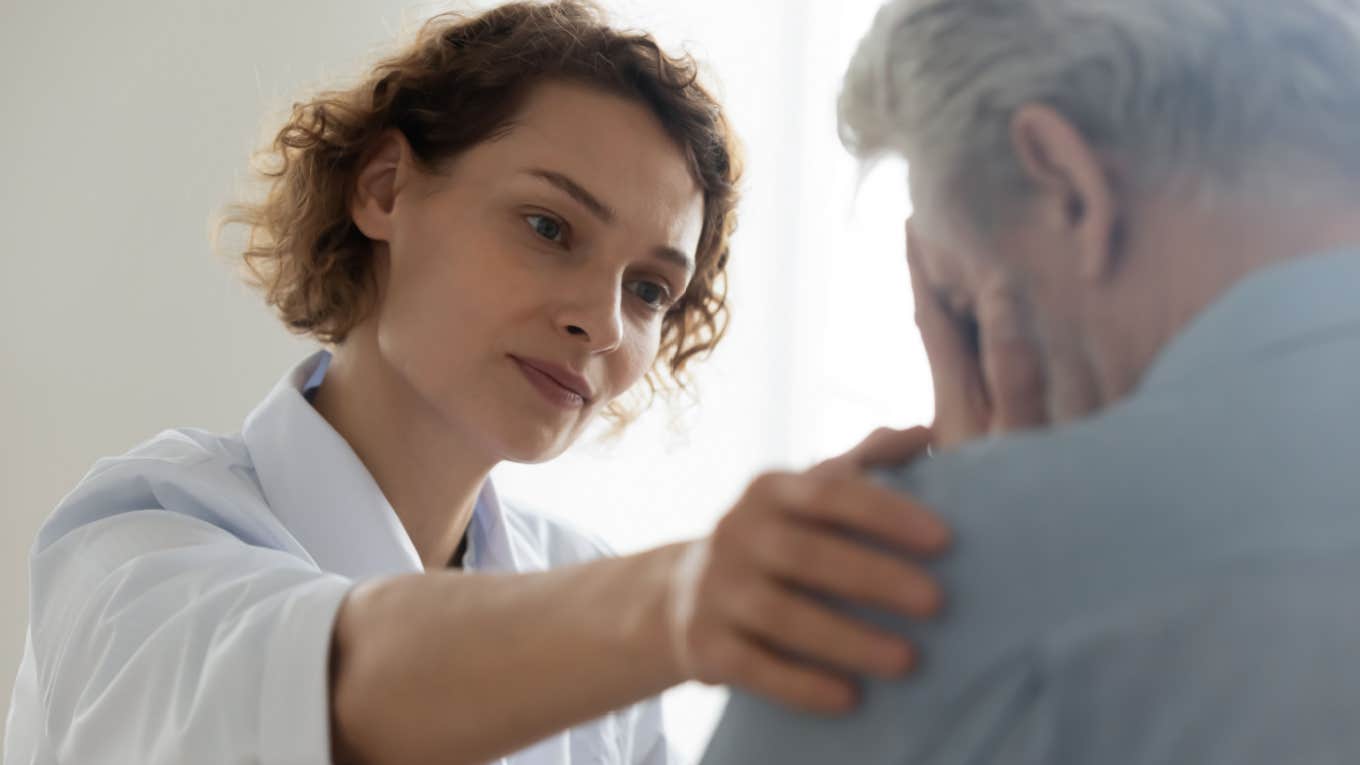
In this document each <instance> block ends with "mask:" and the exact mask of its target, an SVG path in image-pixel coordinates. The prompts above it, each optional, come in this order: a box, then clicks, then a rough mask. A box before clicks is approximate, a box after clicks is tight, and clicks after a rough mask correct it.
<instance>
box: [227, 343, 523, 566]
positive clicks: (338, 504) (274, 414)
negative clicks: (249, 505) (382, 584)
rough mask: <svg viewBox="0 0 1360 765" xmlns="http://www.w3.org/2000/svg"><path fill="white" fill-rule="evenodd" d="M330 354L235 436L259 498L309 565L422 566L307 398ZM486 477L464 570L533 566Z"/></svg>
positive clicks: (297, 373)
mask: <svg viewBox="0 0 1360 765" xmlns="http://www.w3.org/2000/svg"><path fill="white" fill-rule="evenodd" d="M329 364H330V353H329V352H327V351H320V352H318V353H315V354H313V355H312V356H310V357H309V358H307V359H306V360H305V361H303V362H302V363H301V364H298V365H297V366H296V367H294V368H293V369H292V370H291V371H290V372H289V373H288V374H287V375H285V376H284V378H283V379H282V380H280V381H279V382H278V384H277V385H275V386H274V389H273V390H272V391H271V392H270V393H269V395H268V396H267V397H266V398H265V400H264V401H263V402H262V403H261V404H260V405H259V406H258V407H256V409H255V411H253V412H251V413H250V416H249V417H247V418H246V422H245V425H244V427H243V428H242V431H241V433H242V438H243V439H244V440H245V444H246V449H247V450H248V451H249V452H250V458H251V462H252V463H253V464H254V466H255V471H256V474H257V475H258V476H259V480H260V486H261V488H262V489H263V491H264V495H265V499H266V500H267V501H268V502H269V505H270V507H271V508H272V509H273V511H274V514H275V515H277V516H278V518H279V520H280V521H282V522H283V524H284V525H285V526H286V527H288V530H289V531H290V532H291V533H292V534H293V536H294V537H295V538H297V540H298V542H299V543H301V544H302V546H303V547H304V548H305V549H306V550H307V552H308V553H309V554H310V555H311V556H312V558H313V560H315V561H316V563H317V565H318V566H320V567H321V569H323V570H325V571H333V572H335V573H338V574H342V575H344V576H348V577H350V578H354V579H359V578H366V577H372V576H382V575H387V574H397V573H410V572H419V571H423V570H424V567H423V565H422V564H421V561H420V556H419V555H418V554H417V553H416V549H415V545H413V544H412V543H411V538H410V536H409V535H407V533H406V529H405V528H404V527H403V526H402V524H401V519H400V518H398V517H397V514H396V512H395V511H394V510H393V509H392V505H391V504H390V503H389V502H388V501H387V498H386V497H385V496H384V495H383V493H382V489H381V488H379V486H378V484H377V482H376V481H374V480H373V476H372V475H371V474H370V473H369V472H368V468H366V467H365V466H364V464H363V462H362V461H360V459H359V457H358V455H356V454H355V453H354V450H353V449H352V448H350V445H349V443H348V442H346V441H345V439H344V437H343V436H341V435H340V434H339V433H338V432H336V430H335V429H334V428H332V427H331V425H330V423H328V422H326V420H325V418H323V417H322V416H321V415H320V413H318V412H317V411H316V409H314V408H313V407H312V405H311V403H310V402H309V401H308V399H307V395H308V394H309V392H310V391H311V390H313V389H315V388H316V387H317V386H319V385H320V384H321V380H322V379H323V378H324V377H325V374H326V369H327V367H328V366H329ZM511 532H512V530H511V529H510V528H509V527H508V525H507V523H506V519H505V512H504V509H503V508H502V506H501V503H500V499H499V497H498V496H497V494H496V490H495V487H494V486H492V484H491V481H489V480H488V481H487V482H486V484H485V485H483V487H482V491H481V493H480V494H479V495H478V498H477V504H476V507H475V509H474V511H473V519H472V524H471V525H470V526H469V529H468V550H467V554H466V555H465V558H464V567H465V568H467V569H469V570H472V569H481V570H503V571H520V570H527V569H526V567H530V568H532V567H533V563H534V562H533V561H530V560H525V559H524V558H525V554H524V552H523V551H522V550H520V551H518V552H517V551H516V549H515V548H516V545H513V544H512V542H511V540H512V533H511Z"/></svg>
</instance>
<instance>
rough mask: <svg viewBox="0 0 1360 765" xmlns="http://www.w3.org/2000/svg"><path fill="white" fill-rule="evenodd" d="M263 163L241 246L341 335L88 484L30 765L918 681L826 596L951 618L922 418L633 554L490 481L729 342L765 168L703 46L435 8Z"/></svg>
mask: <svg viewBox="0 0 1360 765" xmlns="http://www.w3.org/2000/svg"><path fill="white" fill-rule="evenodd" d="M270 156H272V157H273V158H274V159H275V160H276V163H275V164H274V165H273V166H272V167H271V168H270V169H269V170H268V171H267V174H268V176H269V177H270V178H271V179H272V187H271V190H270V193H269V195H268V197H267V198H266V199H265V200H264V201H262V202H260V203H259V204H255V205H245V206H243V207H241V208H239V209H238V210H237V211H236V216H235V219H236V220H239V221H241V222H244V223H245V224H247V225H248V226H249V228H250V230H251V240H250V245H249V247H248V249H247V251H246V253H245V258H246V261H247V262H248V263H249V264H250V266H251V267H252V269H253V271H254V273H255V275H256V277H257V280H258V282H259V283H260V284H261V286H262V287H263V289H264V291H265V294H266V296H267V298H268V300H269V302H270V303H271V304H272V305H273V306H275V307H276V308H277V309H278V311H279V313H280V315H281V316H282V318H283V319H284V321H285V322H286V323H287V324H288V326H290V327H291V328H292V329H294V330H296V331H299V332H303V333H306V334H308V335H310V336H312V337H315V338H317V339H318V340H319V341H321V342H323V343H325V344H326V345H327V346H328V347H329V348H330V350H329V351H326V352H322V353H318V354H317V355H315V356H313V357H311V358H309V359H307V360H306V361H304V362H303V363H302V364H300V365H299V366H298V367H297V368H295V369H294V370H293V371H292V372H290V373H289V374H288V375H287V376H286V377H285V378H284V379H283V380H282V381H281V382H280V384H279V385H278V387H276V388H275V390H274V391H273V392H272V393H271V394H270V395H269V397H268V398H266V400H265V401H264V402H263V403H262V404H261V405H260V406H259V407H258V408H257V409H256V410H255V411H254V412H253V413H251V415H250V416H249V417H248V418H247V419H246V421H245V425H244V428H243V430H242V432H241V433H240V434H230V435H217V434H210V433H204V432H201V431H195V430H176V431H171V432H167V433H163V434H161V435H159V436H157V437H155V438H154V439H152V440H151V441H149V442H147V443H145V444H143V445H142V446H140V447H138V448H137V449H134V450H133V451H132V452H130V453H129V454H127V455H124V456H122V457H118V458H113V459H108V460H103V461H101V462H100V463H99V464H98V465H96V467H95V468H94V469H93V470H92V471H91V473H90V474H89V475H88V476H87V477H86V478H85V479H84V480H83V481H82V483H81V484H80V486H78V487H77V488H76V489H75V491H73V492H72V493H71V494H70V495H69V496H68V497H67V498H66V499H65V500H64V501H63V502H62V504H61V506H60V507H59V508H58V509H57V510H56V512H55V513H54V515H53V516H52V518H51V519H49V521H48V522H47V524H46V525H45V526H44V527H43V529H42V530H41V532H40V533H39V538H38V541H37V543H36V544H35V546H34V548H33V557H32V561H31V575H32V582H33V590H32V592H33V598H32V603H33V605H32V611H31V614H30V641H29V645H28V648H27V651H26V653H25V659H24V665H23V667H22V669H21V674H20V678H19V682H18V684H17V687H16V691H15V702H14V714H13V717H12V720H11V724H10V728H9V731H8V735H7V739H6V741H7V744H6V747H7V752H6V762H7V763H9V764H10V765H15V764H16V763H54V762H58V761H61V762H137V763H183V762H194V763H204V762H247V761H250V762H254V761H259V762H263V763H304V762H306V763H314V762H323V761H328V759H330V758H332V757H333V758H334V760H335V761H338V762H362V763H408V762H409V763H428V762H436V761H438V762H456V763H477V762H486V761H488V760H494V759H496V758H500V757H507V756H508V757H507V759H506V760H504V761H505V762H510V763H516V764H521V763H525V764H527V763H536V764H537V763H581V762H609V763H625V762H627V763H633V762H637V763H655V762H667V761H669V760H668V754H667V748H666V742H665V738H664V735H663V734H662V731H661V725H660V715H659V710H658V707H657V704H656V702H655V701H647V699H650V698H652V697H654V696H655V695H656V694H657V693H658V692H660V691H662V690H663V689H665V688H667V687H669V686H671V685H674V684H676V683H679V682H683V681H686V680H691V679H697V680H702V681H705V682H710V683H733V684H737V685H740V686H743V687H746V688H748V689H751V690H753V691H755V692H758V693H762V694H766V695H769V696H771V697H773V698H776V699H779V700H781V701H784V702H787V703H790V704H795V705H798V706H801V707H803V708H806V709H809V710H814V711H821V712H835V711H841V710H845V709H847V708H848V707H849V706H850V705H851V704H852V703H853V687H852V685H851V682H850V680H849V679H848V678H850V677H852V676H853V675H855V674H863V673H873V674H877V675H883V676H892V675H897V674H900V673H902V672H904V671H906V670H907V669H908V667H909V665H910V663H911V661H912V657H911V654H910V649H909V647H908V646H907V645H906V644H904V643H903V642H901V641H900V640H899V639H897V638H895V637H891V636H888V635H885V634H881V633H879V632H877V631H875V630H874V629H873V628H871V627H869V626H867V625H864V624H860V623H858V622H853V621H850V620H849V619H848V618H847V617H844V616H841V615H839V614H838V613H836V612H833V611H831V610H829V609H827V608H825V607H823V606H822V605H820V603H821V602H823V601H822V600H821V599H820V597H819V598H814V597H813V596H812V595H810V594H808V593H809V592H810V591H814V592H817V593H819V594H822V595H832V596H839V597H842V598H847V599H850V600H853V601H856V602H860V603H863V604H865V605H869V606H873V607H879V608H887V609H892V610H895V611H900V612H903V613H906V614H909V615H914V616H928V615H929V614H931V613H933V611H934V610H935V609H936V608H938V605H939V601H940V595H939V593H938V591H937V590H936V589H935V587H934V585H933V584H932V583H931V581H930V580H929V578H928V577H927V576H926V575H925V574H924V573H923V571H922V570H921V569H920V568H919V567H917V566H915V565H913V564H911V563H910V562H909V561H907V560H906V559H905V558H903V557H900V556H897V555H892V554H889V553H887V552H885V551H884V550H883V548H882V547H881V546H880V545H882V544H887V545H891V546H893V547H896V548H900V549H901V550H903V551H906V552H914V553H930V552H933V551H936V550H939V549H940V548H941V547H942V546H943V545H944V544H945V541H946V531H945V530H944V529H943V528H942V527H941V525H940V524H939V523H938V522H937V521H935V520H934V519H933V518H932V517H931V516H930V515H928V514H927V513H925V512H924V511H923V510H921V509H920V508H918V507H916V506H914V505H913V504H912V503H910V502H909V501H907V500H904V499H902V498H899V497H896V496H894V495H892V494H890V493H887V492H885V491H883V490H881V489H879V488H877V487H876V486H875V485H874V484H873V483H871V482H870V481H868V480H866V479H865V478H864V477H863V475H862V468H863V467H865V466H867V465H868V464H869V463H872V462H875V461H880V460H882V461H894V460H897V459H901V458H903V457H905V456H908V455H909V454H912V453H914V452H915V451H916V450H917V449H918V448H920V447H921V446H922V445H923V441H924V435H923V433H922V432H919V431H912V432H908V433H901V434H898V433H890V432H884V433H880V434H877V435H876V436H875V437H873V438H871V439H870V440H869V441H866V443H865V444H863V445H862V446H861V447H860V448H859V449H857V450H856V451H854V452H852V453H851V454H848V455H846V456H845V457H843V458H840V459H838V460H836V461H833V462H831V463H828V464H825V465H823V466H820V467H818V468H816V469H814V470H812V471H809V472H807V473H804V474H798V475H770V476H764V477H761V478H759V479H757V480H756V481H754V482H753V483H752V484H751V487H750V489H749V490H748V491H747V492H746V494H745V495H744V496H743V498H742V499H741V500H740V501H739V502H738V503H737V505H736V506H735V507H733V508H732V509H731V510H730V511H729V512H728V514H727V515H726V516H725V518H724V519H723V521H722V522H721V523H720V524H719V527H718V529H717V531H716V532H715V533H714V534H713V535H712V537H710V538H707V539H702V540H698V541H695V542H691V543H685V544H676V545H670V546H667V547H663V548H661V549H657V550H653V551H649V552H646V553H642V554H639V555H634V556H629V557H624V558H614V559H607V558H605V557H604V550H602V549H601V547H600V546H599V545H598V544H596V543H594V542H593V541H591V540H590V539H589V538H587V537H585V536H582V535H581V534H579V533H577V532H575V531H572V530H571V529H569V528H567V527H565V526H562V525H560V524H556V523H553V522H549V521H547V520H545V519H542V518H539V517H535V516H532V515H529V514H526V513H523V512H520V511H517V510H515V509H514V508H511V507H508V506H505V505H504V504H502V503H501V502H500V501H499V499H498V498H497V496H496V494H495V491H494V489H493V487H492V486H491V485H490V483H489V481H488V474H489V472H490V471H491V469H492V467H493V466H494V465H495V464H497V463H498V462H500V461H501V460H516V461H524V462H533V461H541V460H546V459H550V458H552V457H553V456H556V455H557V454H559V453H561V452H562V450H563V449H565V448H566V447H567V446H568V445H569V444H570V443H571V442H572V441H573V440H574V439H576V438H577V437H578V436H579V435H580V433H581V432H582V429H583V428H584V427H585V426H586V424H587V423H588V422H589V421H590V420H591V419H592V418H593V417H594V416H596V415H599V414H608V415H610V416H615V417H619V416H621V415H622V412H621V411H620V410H619V408H618V406H617V404H618V397H619V396H620V395H621V394H623V393H625V392H626V391H628V390H630V389H632V388H634V386H636V385H637V384H639V383H640V382H644V381H645V383H647V384H651V385H652V386H653V389H654V386H655V385H657V384H661V381H662V377H661V374H662V373H665V374H667V375H670V376H672V377H674V376H676V375H679V374H682V373H683V372H684V370H685V367H686V364H687V363H688V362H689V361H690V360H691V359H693V358H694V357H695V356H697V355H701V354H703V353H704V352H706V351H708V350H710V349H711V348H712V347H713V345H714V344H715V343H716V342H717V341H718V339H719V338H720V337H721V335H722V328H723V316H724V302H723V291H722V287H721V285H722V279H723V273H724V267H725V263H726V257H727V238H728V235H729V234H730V232H731V230H732V226H733V220H734V218H733V208H734V205H735V197H736V192H735V184H736V181H737V174H738V173H737V167H736V162H735V158H734V156H733V151H732V140H731V137H730V134H729V131H728V128H727V125H726V122H725V120H724V118H723V115H722V112H721V109H720V108H719V106H718V104H717V103H716V102H714V101H713V99H712V98H711V97H710V96H709V95H708V94H707V92H706V91H705V90H704V89H703V88H702V87H701V86H700V85H699V84H698V83H697V82H696V79H695V75H694V71H693V66H692V63H691V62H688V61H684V60H677V59H673V58H670V57H668V56H666V55H665V54H663V53H662V52H661V51H660V50H659V49H658V48H657V46H656V44H655V43H654V42H653V41H652V39H651V38H649V37H647V36H645V35H638V34H624V33H620V32H617V31H615V30H613V29H610V28H609V27H608V26H606V25H605V24H604V23H603V21H602V20H601V19H600V18H599V16H598V14H597V13H596V12H595V11H593V10H592V9H590V8H588V7H586V6H583V5H580V4H578V3H576V2H559V3H554V4H550V5H538V4H511V5H506V6H503V7H501V8H497V9H495V10H492V11H489V12H487V13H485V14H484V15H481V16H478V17H475V18H469V19H463V18H458V17H453V16H446V17H440V18H436V19H435V20H433V21H432V22H430V23H429V24H428V25H427V26H425V27H424V29H423V31H422V33H421V34H420V36H419V38H418V39H417V40H416V41H415V42H414V43H413V44H412V45H411V46H410V47H408V48H407V49H405V50H404V51H402V52H401V53H399V54H398V55H396V56H394V57H392V58H390V59H388V60H386V61H384V62H382V63H381V64H379V65H378V66H377V67H376V68H375V69H374V70H373V71H372V73H371V74H370V76H369V77H368V78H367V79H366V80H365V81H364V82H362V83H360V84H358V85H357V86H355V87H353V88H351V89H349V90H344V91H335V92H330V93H327V94H323V95H322V96H320V97H318V98H316V99H314V100H312V101H310V102H307V103H303V104H300V105H298V106H297V107H295V109H294V112H293V115H292V117H291V119H290V120H289V121H288V123H287V124H286V125H285V126H284V127H283V129H282V130H281V131H280V132H279V133H278V136H277V139H276V141H275V143H274V145H273V149H272V151H271V153H270ZM846 531H849V532H852V533H854V534H857V535H860V538H864V537H873V538H876V539H877V540H879V545H876V546H875V547H873V548H870V547H868V546H863V545H860V544H856V543H853V542H851V541H849V537H847V535H845V533H844V532H846ZM619 710H621V711H619ZM591 721H593V722H591ZM573 726H575V727H573ZM526 747H528V748H527V749H526ZM517 751H518V754H511V753H513V752H517Z"/></svg>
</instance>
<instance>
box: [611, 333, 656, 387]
mask: <svg viewBox="0 0 1360 765" xmlns="http://www.w3.org/2000/svg"><path fill="white" fill-rule="evenodd" d="M660 347H661V332H660V330H659V329H655V330H651V331H649V332H645V333H641V332H640V333H638V334H637V335H635V336H634V337H633V338H632V339H631V340H630V341H629V342H627V343H625V344H624V345H623V347H621V348H619V351H618V357H619V358H618V359H617V364H618V368H617V370H616V373H615V375H614V377H615V389H614V392H615V395H619V394H622V393H624V392H626V391H627V390H628V389H630V388H632V387H633V386H634V385H636V384H637V383H638V381H640V380H641V379H642V377H643V376H644V375H646V374H647V370H648V369H649V368H650V367H651V366H652V364H653V363H654V362H655V361H656V353H657V349H658V348H660Z"/></svg>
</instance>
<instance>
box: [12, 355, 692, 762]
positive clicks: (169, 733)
mask: <svg viewBox="0 0 1360 765" xmlns="http://www.w3.org/2000/svg"><path fill="white" fill-rule="evenodd" d="M328 358H329V357H328V355H327V354H325V353H324V352H323V353H318V354H316V355H314V356H312V357H311V358H309V359H307V360H306V361H304V362H303V363H301V364H299V365H298V366H297V367H296V368H295V369H293V370H292V371H291V372H290V373H289V374H288V375H287V376H286V377H284V379H283V380H281V381H280V382H279V384H278V385H277V386H276V387H275V388H274V390H273V392H271V393H270V394H269V396H268V397H267V398H266V399H265V400H264V402H263V403H261V404H260V406H259V407H258V408H256V410H255V411H254V412H252V413H251V415H250V416H249V417H248V418H247V419H246V422H245V425H244V427H243V428H242V432H241V433H233V434H224V435H219V434H214V433H207V432H204V431H200V430H189V429H181V430H171V431H166V432H165V433H161V434H160V435H158V436H156V437H155V438H153V439H151V440H150V441H148V442H146V443H144V444H142V445H141V446H139V447H137V448H136V449H133V450H132V451H131V452H129V453H128V454H125V455H122V456H120V457H112V458H108V459H104V460H100V461H99V462H98V463H97V464H96V465H95V466H94V468H93V469H92V470H91V471H90V473H89V474H88V475H87V476H85V478H84V479H83V480H82V481H81V482H80V485H79V486H77V487H76V489H75V490H74V491H72V492H71V493H70V494H69V495H68V496H67V497H66V498H65V499H64V500H62V502H61V504H60V506H59V507H58V508H57V509H56V511H55V512H54V513H53V514H52V516H51V517H50V518H49V519H48V521H47V522H46V523H45V524H44V525H43V527H42V529H41V530H40V531H39V533H38V539H37V541H36V542H35V543H34V545H33V549H32V554H31V558H30V565H29V573H30V582H31V587H30V597H29V601H30V606H29V628H28V641H27V644H26V646H25V651H24V658H23V663H22V665H21V666H20V669H19V676H18V678H17V680H16V682H15V689H14V698H13V703H12V704H11V707H10V717H9V721H8V725H7V730H6V735H5V758H4V762H5V765H55V764H56V763H82V764H83V763H119V764H120V765H121V764H124V763H128V764H131V763H138V764H139V765H142V764H144V765H183V764H184V763H195V764H196V765H212V764H215V763H222V764H223V765H225V764H226V763H247V762H249V763H260V764H261V765H318V763H328V762H330V732H329V727H328V717H327V715H328V708H329V707H328V699H329V697H328V690H327V656H328V652H329V648H330V640H331V625H332V623H333V622H334V618H335V614H336V611H337V609H338V608H339V606H340V603H341V601H342V600H343V599H344V597H345V595H346V593H348V592H349V590H350V589H351V588H352V587H353V586H354V584H355V583H356V582H359V581H362V580H365V579H370V578H373V577H380V576H387V575H394V574H407V573H416V572H421V571H423V570H424V567H423V565H422V563H421V560H420V556H419V555H418V554H417V553H416V549H415V546H414V545H413V544H412V543H411V539H410V537H409V536H407V534H406V531H405V529H404V527H403V526H402V524H401V520H400V519H399V518H398V517H397V515H396V513H395V511H394V510H393V509H392V506H391V505H390V504H388V502H387V499H386V498H385V497H384V496H383V493H382V490H381V489H380V488H379V487H378V484H377V482H375V481H374V480H373V477H372V476H371V475H370V474H369V472H368V470H367V469H366V468H365V467H364V465H363V463H362V462H360V461H359V458H358V456H357V455H355V453H354V451H353V450H352V449H351V448H350V446H349V444H348V443H346V441H345V440H344V438H342V437H341V436H340V434H339V433H337V432H336V431H335V430H334V429H332V428H331V426H330V425H329V424H328V423H327V422H326V420H325V419H323V418H322V417H321V415H320V414H318V413H317V412H316V410H315V409H313V408H312V406H311V404H310V403H308V401H307V399H306V398H305V397H304V393H305V391H306V389H307V388H308V387H312V386H315V385H317V384H318V383H319V382H320V380H321V378H322V376H323V375H324V374H325V369H326V363H327V360H328ZM467 538H468V548H467V553H466V555H465V557H464V561H463V563H464V568H466V569H468V570H473V571H484V572H526V571H541V570H544V569H548V568H556V567H559V566H565V565H570V564H573V563H579V562H583V561H587V560H590V559H593V558H598V557H600V556H601V555H604V554H606V553H607V549H606V548H605V547H604V546H603V545H602V544H601V543H599V542H598V541H596V540H594V539H592V538H590V537H588V536H586V535H584V534H581V533H580V532H577V531H574V530H573V529H571V528H570V527H569V526H567V525H564V524H562V523H560V522H556V521H552V520H549V519H548V518H546V517H543V516H539V515H536V514H532V513H527V512H523V511H520V510H517V509H515V508H514V507H511V506H509V505H507V504H505V503H503V502H501V500H500V499H499V498H498V497H497V496H496V492H495V490H494V489H493V488H492V486H491V485H490V483H488V484H487V485H486V486H485V487H484V488H483V490H482V493H481V496H480V497H479V499H478V501H477V506H476V510H475V512H474V515H473V519H472V524H471V526H470V527H469V529H468V537H467ZM672 758H673V755H672V753H671V751H670V749H669V746H668V743H667V741H666V738H665V735H664V732H663V729H662V724H661V709H660V704H659V702H658V701H656V700H649V701H646V702H643V703H640V704H637V705H634V706H632V707H630V708H627V709H623V710H620V711H618V712H615V713H613V714H610V715H606V716H605V717H603V718H600V719H598V720H595V721H593V722H590V723H587V724H585V725H581V726H579V727H577V728H573V729H572V730H569V731H564V732H562V733H559V734H557V735H554V736H550V737H548V738H547V739H544V740H543V741H540V742H539V743H537V744H535V745H534V746H532V747H530V748H529V749H527V750H525V751H522V752H519V753H517V754H515V755H512V756H510V757H506V758H504V759H502V760H498V761H497V762H498V763H499V765H583V764H589V765H597V764H599V763H608V764H609V765H665V764H666V763H668V762H672V761H673V760H672Z"/></svg>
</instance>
